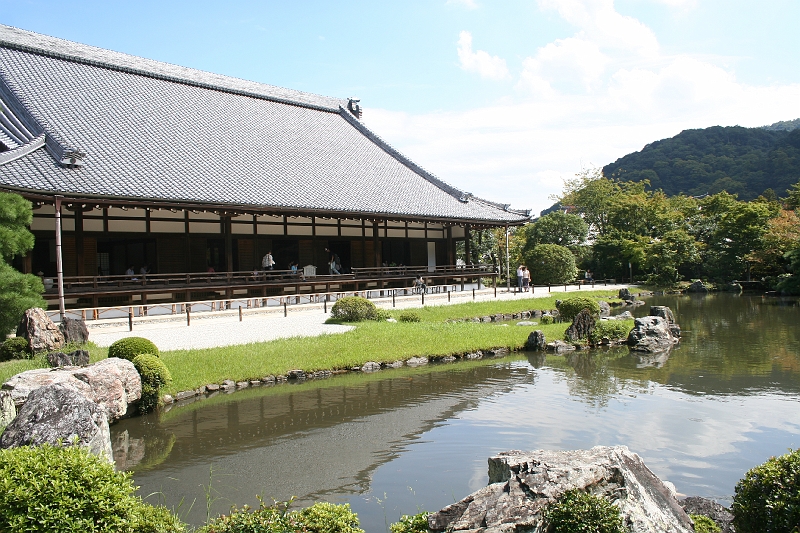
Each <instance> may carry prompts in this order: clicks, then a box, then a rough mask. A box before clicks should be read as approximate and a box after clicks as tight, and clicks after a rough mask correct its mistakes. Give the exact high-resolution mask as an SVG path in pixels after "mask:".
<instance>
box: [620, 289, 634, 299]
mask: <svg viewBox="0 0 800 533" xmlns="http://www.w3.org/2000/svg"><path fill="white" fill-rule="evenodd" d="M619 299H620V300H625V301H626V302H632V301H634V300H635V299H636V297H635V296H634V295H633V294H631V291H630V289H620V290H619Z"/></svg>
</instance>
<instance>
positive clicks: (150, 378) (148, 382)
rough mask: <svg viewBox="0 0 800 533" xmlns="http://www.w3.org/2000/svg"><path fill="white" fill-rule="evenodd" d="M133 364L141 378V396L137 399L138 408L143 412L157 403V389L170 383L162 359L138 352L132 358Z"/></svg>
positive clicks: (153, 407)
mask: <svg viewBox="0 0 800 533" xmlns="http://www.w3.org/2000/svg"><path fill="white" fill-rule="evenodd" d="M133 366H135V367H136V371H137V372H139V375H140V376H141V378H142V398H141V400H139V410H140V411H141V412H143V413H147V412H150V411H152V410H153V409H155V408H156V406H157V405H158V397H159V391H160V390H161V387H165V386H167V385H169V384H170V383H172V375H171V374H170V373H169V369H168V368H167V365H165V364H164V361H162V360H161V359H159V358H158V357H156V356H155V355H152V354H149V353H143V354H139V355H137V356H136V357H134V358H133Z"/></svg>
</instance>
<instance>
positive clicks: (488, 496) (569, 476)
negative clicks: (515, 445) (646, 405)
mask: <svg viewBox="0 0 800 533" xmlns="http://www.w3.org/2000/svg"><path fill="white" fill-rule="evenodd" d="M571 489H577V490H582V491H585V492H591V493H592V494H594V495H596V496H599V497H602V498H606V499H608V500H610V501H612V502H613V503H614V505H615V506H616V507H617V508H619V510H620V514H621V515H622V517H623V520H624V521H625V523H626V524H627V525H628V527H629V531H630V532H631V533H655V532H664V531H669V532H671V533H691V532H692V531H693V526H692V522H691V520H690V519H689V516H688V515H687V514H686V513H685V512H684V510H683V509H682V508H681V506H680V505H679V504H678V501H677V500H676V499H675V495H674V492H673V490H672V488H671V487H670V486H668V485H667V484H665V483H664V482H662V481H661V480H660V479H659V478H658V477H657V476H656V475H655V474H653V473H652V472H651V471H650V469H648V468H647V466H646V465H645V464H644V462H643V461H642V459H641V458H640V457H639V456H638V455H636V454H635V453H632V452H630V451H629V450H628V448H627V447H626V446H614V447H606V446H596V447H594V448H592V449H591V450H575V451H547V450H538V451H533V452H520V451H509V452H503V453H501V454H499V455H497V456H495V457H491V458H490V459H489V485H488V486H487V487H484V488H483V489H480V490H478V491H477V492H474V493H472V494H471V495H469V496H467V497H466V498H464V499H463V500H461V501H459V502H457V503H454V504H452V505H448V506H447V507H445V508H444V509H442V510H441V511H439V512H437V513H432V514H430V515H429V516H428V527H429V528H430V529H431V530H433V531H445V530H447V531H464V532H467V531H469V532H471V533H478V532H482V533H506V532H507V533H511V532H515V531H543V527H544V524H543V518H542V511H543V509H544V508H545V506H546V505H547V504H548V503H551V502H555V501H558V499H559V498H560V497H561V496H562V495H563V494H564V493H565V492H566V491H568V490H571Z"/></svg>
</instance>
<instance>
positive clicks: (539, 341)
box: [525, 329, 547, 351]
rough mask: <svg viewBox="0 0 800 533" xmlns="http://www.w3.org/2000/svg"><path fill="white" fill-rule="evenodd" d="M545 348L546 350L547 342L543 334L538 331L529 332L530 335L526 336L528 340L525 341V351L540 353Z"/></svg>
mask: <svg viewBox="0 0 800 533" xmlns="http://www.w3.org/2000/svg"><path fill="white" fill-rule="evenodd" d="M545 348H547V342H546V341H545V338H544V332H543V331H542V330H540V329H537V330H536V331H531V333H530V335H528V340H526V341H525V349H526V350H533V351H540V350H544V349H545Z"/></svg>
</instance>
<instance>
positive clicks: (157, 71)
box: [0, 24, 347, 113]
mask: <svg viewBox="0 0 800 533" xmlns="http://www.w3.org/2000/svg"><path fill="white" fill-rule="evenodd" d="M0 46H4V47H8V48H12V49H15V50H19V51H22V52H28V53H33V54H38V55H44V56H48V57H52V58H56V59H63V60H66V61H74V62H78V63H84V64H87V65H92V66H96V67H101V68H107V69H111V70H118V71H122V72H127V73H131V74H138V75H140V76H148V77H152V78H158V79H161V80H166V81H172V82H176V83H183V84H187V85H194V86H197V87H202V88H205V89H213V90H218V91H224V92H230V93H235V94H239V95H242V96H250V97H253V98H261V99H266V100H272V101H275V102H280V103H284V104H290V105H297V106H302V107H309V108H312V109H318V110H322V111H331V112H334V113H338V112H339V107H341V106H342V105H346V104H347V100H346V99H342V98H333V97H329V96H322V95H318V94H314V93H307V92H303V91H297V90H294V89H286V88H283V87H278V86H275V85H268V84H266V83H259V82H255V81H248V80H244V79H241V78H234V77H232V76H224V75H222V74H214V73H212V72H207V71H203V70H198V69H193V68H189V67H182V66H179V65H174V64H171V63H165V62H162V61H156V60H153V59H147V58H143V57H138V56H134V55H130V54H124V53H122V52H115V51H112V50H106V49H104V48H98V47H96V46H90V45H86V44H81V43H76V42H74V41H68V40H66V39H59V38H57V37H51V36H49V35H43V34H40V33H35V32H32V31H27V30H22V29H20V28H15V27H13V26H6V25H4V24H0Z"/></svg>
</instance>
